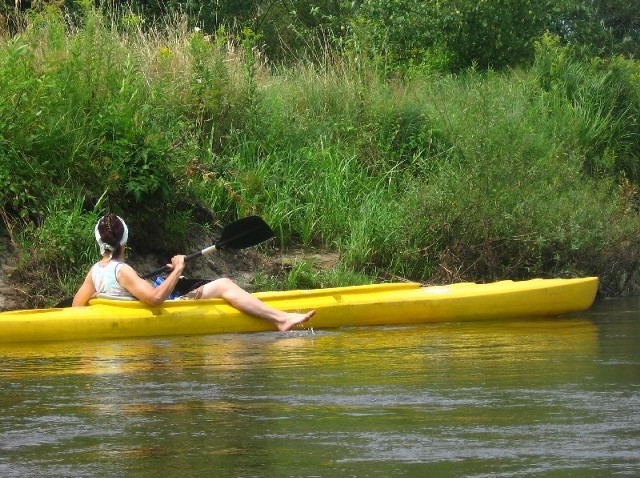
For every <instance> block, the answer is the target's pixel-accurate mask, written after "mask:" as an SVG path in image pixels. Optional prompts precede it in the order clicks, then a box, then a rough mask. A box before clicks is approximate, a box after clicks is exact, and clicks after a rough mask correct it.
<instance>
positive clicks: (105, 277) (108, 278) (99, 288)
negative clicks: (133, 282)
mask: <svg viewBox="0 0 640 478" xmlns="http://www.w3.org/2000/svg"><path fill="white" fill-rule="evenodd" d="M121 264H122V262H119V261H109V262H108V263H107V264H106V265H104V266H103V265H102V264H100V263H99V262H97V263H95V264H94V265H93V267H92V268H91V279H92V280H93V286H94V287H95V289H96V297H100V298H104V299H121V300H135V297H134V296H133V295H132V294H131V293H130V292H129V291H128V290H127V289H125V288H124V287H122V286H121V285H120V283H119V282H118V277H117V275H116V274H117V273H118V267H119V266H120V265H121Z"/></svg>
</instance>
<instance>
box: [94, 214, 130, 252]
mask: <svg viewBox="0 0 640 478" xmlns="http://www.w3.org/2000/svg"><path fill="white" fill-rule="evenodd" d="M116 217H117V218H118V219H120V222H121V223H122V227H123V228H124V231H123V232H122V239H120V245H121V246H124V245H125V244H126V243H127V240H128V239H129V228H127V224H126V223H125V222H124V220H123V219H122V218H121V217H120V216H116ZM101 220H102V218H100V220H98V223H97V224H96V227H95V229H94V234H95V236H96V241H98V246H100V254H104V253H105V251H111V252H113V251H114V249H115V247H113V246H111V245H110V244H107V243H106V242H104V241H103V240H102V238H101V237H100V231H98V226H99V225H100V221H101Z"/></svg>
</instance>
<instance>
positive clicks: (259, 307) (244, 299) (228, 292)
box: [201, 278, 316, 331]
mask: <svg viewBox="0 0 640 478" xmlns="http://www.w3.org/2000/svg"><path fill="white" fill-rule="evenodd" d="M214 297H220V298H222V299H224V300H226V301H227V302H229V303H230V304H231V305H232V306H234V307H235V308H236V309H238V310H240V311H242V312H244V313H246V314H249V315H252V316H254V317H258V318H260V319H266V320H268V321H270V322H273V323H274V324H275V325H276V326H277V327H278V329H279V330H281V331H286V330H290V329H291V328H292V327H294V326H295V325H297V324H300V323H302V322H306V321H307V320H309V319H310V318H311V317H312V316H313V315H314V314H315V313H316V311H315V310H312V311H309V312H307V313H305V314H298V313H293V312H283V311H281V310H277V309H274V308H273V307H270V306H268V305H267V304H265V303H264V302H262V301H261V300H259V299H258V298H256V297H254V296H253V295H251V294H250V293H248V292H247V291H246V290H244V289H242V288H241V287H240V286H238V285H237V284H236V283H235V282H233V281H232V280H231V279H227V278H223V279H216V280H214V281H212V282H208V283H207V284H205V285H204V286H202V297H201V298H202V299H211V298H214Z"/></svg>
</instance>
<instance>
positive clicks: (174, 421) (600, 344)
mask: <svg viewBox="0 0 640 478" xmlns="http://www.w3.org/2000/svg"><path fill="white" fill-rule="evenodd" d="M639 307H640V301H638V300H637V299H634V300H626V299H625V300H616V301H608V302H603V303H598V304H596V306H594V308H593V309H592V310H591V311H589V312H588V313H584V314H580V315H579V316H575V317H571V318H564V319H555V320H530V321H507V322H493V323H492V322H486V323H477V324H437V325H425V326H418V327H396V328H385V327H382V328H361V329H342V330H334V331H315V333H312V332H309V331H305V332H292V333H286V334H278V333H265V334H251V335H219V336H209V337H178V338H164V339H140V340H120V341H94V342H76V343H61V344H44V345H37V346H3V348H2V349H1V350H0V363H1V364H2V366H1V367H0V411H1V415H0V477H3V478H4V477H82V476H86V477H173V476H175V477H200V476H207V477H208V476H217V477H225V476H229V477H254V476H255V477H284V476H290V477H351V476H353V477H430V476H434V477H442V476H445V477H446V476H452V477H454V476H455V477H489V476H491V477H502V476H504V477H517V476H549V477H568V476H575V477H584V476H640V314H639Z"/></svg>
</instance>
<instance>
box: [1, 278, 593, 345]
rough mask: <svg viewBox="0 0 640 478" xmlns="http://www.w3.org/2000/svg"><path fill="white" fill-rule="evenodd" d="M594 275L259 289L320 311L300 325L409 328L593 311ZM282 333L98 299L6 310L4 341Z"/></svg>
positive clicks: (202, 304) (293, 307)
mask: <svg viewBox="0 0 640 478" xmlns="http://www.w3.org/2000/svg"><path fill="white" fill-rule="evenodd" d="M597 289H598V279H597V278H596V277H586V278H578V279H532V280H526V281H510V280H509V281H499V282H493V283H489V284H476V283H458V284H452V285H446V286H430V287H428V286H421V285H420V284H417V283H390V284H373V285H365V286H352V287H337V288H326V289H316V290H295V291H284V292H260V293H256V294H255V295H256V297H258V298H260V299H261V300H262V301H264V302H265V303H267V304H269V305H271V306H272V307H275V308H277V309H280V310H286V311H299V312H303V311H307V310H311V309H315V310H316V315H315V316H314V317H313V318H312V319H311V320H310V321H309V322H307V323H305V324H303V327H302V328H315V329H323V328H336V327H360V326H376V325H407V324H417V323H428V322H457V321H472V320H503V319H514V318H536V317H554V316H560V315H566V314H571V313H575V312H580V311H583V310H586V309H588V308H589V307H591V305H592V304H593V302H594V300H595V296H596V292H597ZM271 330H276V328H275V326H274V325H273V324H271V323H270V322H268V321H265V320H261V319H256V318H254V317H250V316H248V315H246V314H244V313H242V312H239V311H238V310H236V309H234V308H233V307H231V306H230V305H229V304H227V303H226V302H225V301H224V300H221V299H205V300H176V301H166V302H164V303H163V304H161V305H159V306H148V305H145V304H142V303H140V302H137V301H114V300H106V299H94V300H92V301H91V302H90V304H89V305H88V306H85V307H70V308H52V309H34V310H20V311H11V312H3V313H0V343H11V342H42V341H54V340H81V339H113V338H124V337H150V336H171V335H207V334H222V333H248V332H264V331H271Z"/></svg>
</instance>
